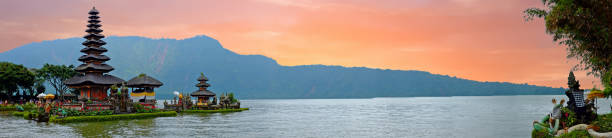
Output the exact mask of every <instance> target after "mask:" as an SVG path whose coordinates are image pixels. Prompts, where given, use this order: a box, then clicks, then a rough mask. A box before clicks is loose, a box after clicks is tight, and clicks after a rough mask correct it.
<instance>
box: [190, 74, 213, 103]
mask: <svg viewBox="0 0 612 138" xmlns="http://www.w3.org/2000/svg"><path fill="white" fill-rule="evenodd" d="M198 81H199V82H200V83H198V84H196V87H199V88H200V89H198V90H197V91H195V92H193V93H191V96H192V97H198V103H197V104H196V105H203V104H205V103H207V102H208V100H209V99H210V97H214V96H215V95H216V94H215V93H213V92H211V91H209V90H208V87H210V84H208V83H206V81H208V78H206V76H204V73H202V74H200V77H199V78H198Z"/></svg>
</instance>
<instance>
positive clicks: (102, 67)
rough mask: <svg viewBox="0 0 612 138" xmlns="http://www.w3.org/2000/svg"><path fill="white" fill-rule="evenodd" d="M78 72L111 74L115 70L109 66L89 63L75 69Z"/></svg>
mask: <svg viewBox="0 0 612 138" xmlns="http://www.w3.org/2000/svg"><path fill="white" fill-rule="evenodd" d="M74 70H76V71H79V72H82V71H94V70H95V71H103V72H110V71H112V70H114V68H113V67H111V66H110V65H107V64H93V63H89V64H81V65H79V66H78V67H76V69H74Z"/></svg>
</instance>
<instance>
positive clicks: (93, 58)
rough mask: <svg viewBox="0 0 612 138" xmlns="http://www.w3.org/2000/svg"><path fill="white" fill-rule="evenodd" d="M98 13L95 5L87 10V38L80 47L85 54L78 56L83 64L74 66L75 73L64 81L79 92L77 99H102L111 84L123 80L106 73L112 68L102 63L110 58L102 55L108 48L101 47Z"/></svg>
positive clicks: (102, 36)
mask: <svg viewBox="0 0 612 138" xmlns="http://www.w3.org/2000/svg"><path fill="white" fill-rule="evenodd" d="M99 13H100V12H98V10H96V7H93V8H92V9H91V10H90V11H89V21H88V22H89V24H87V27H88V28H87V30H85V32H87V35H85V36H84V37H83V38H85V39H87V40H85V42H83V43H82V44H83V45H84V46H85V48H83V49H81V52H82V53H85V55H83V56H81V57H79V61H81V62H83V64H81V65H79V66H78V67H76V69H75V70H76V71H77V72H78V74H77V75H75V76H73V77H72V78H70V79H67V80H66V81H64V83H65V84H66V85H67V86H68V87H70V88H73V89H75V90H78V91H79V92H80V95H79V99H88V100H103V99H105V98H106V97H107V96H108V95H107V91H108V89H109V88H110V86H111V85H113V84H121V83H123V82H125V81H124V80H123V79H121V78H117V77H115V76H112V75H109V74H107V73H108V72H110V71H112V70H113V69H114V68H113V67H112V66H110V65H108V64H105V63H104V62H106V61H108V60H110V58H109V57H108V56H105V55H103V53H104V52H106V51H108V50H107V49H106V48H104V47H102V46H104V45H105V44H106V42H104V41H102V40H100V39H102V38H104V35H102V34H100V33H101V32H102V29H100V27H101V26H102V25H101V24H99V23H100V22H101V21H100V20H99V18H100V16H98V14H99Z"/></svg>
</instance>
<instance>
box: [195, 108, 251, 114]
mask: <svg viewBox="0 0 612 138" xmlns="http://www.w3.org/2000/svg"><path fill="white" fill-rule="evenodd" d="M244 110H249V108H240V109H218V110H185V111H183V112H185V113H225V112H241V111H244Z"/></svg>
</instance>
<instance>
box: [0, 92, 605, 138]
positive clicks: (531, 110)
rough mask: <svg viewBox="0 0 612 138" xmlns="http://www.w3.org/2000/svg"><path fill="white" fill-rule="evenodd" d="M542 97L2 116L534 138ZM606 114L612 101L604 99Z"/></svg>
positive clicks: (128, 129) (213, 130)
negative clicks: (153, 114)
mask: <svg viewBox="0 0 612 138" xmlns="http://www.w3.org/2000/svg"><path fill="white" fill-rule="evenodd" d="M552 98H557V99H560V98H566V97H565V96H564V95H540V96H465V97H464V96H460V97H410V98H373V99H286V100H242V105H243V107H248V108H250V110H248V111H243V112H236V113H214V114H186V113H185V114H179V115H178V116H177V117H160V118H154V119H139V120H124V121H109V122H96V123H70V124H54V123H36V122H34V121H29V120H24V119H23V118H20V117H13V116H10V114H8V113H6V112H5V113H1V114H0V137H509V138H515V137H530V136H531V129H532V127H531V123H532V121H533V120H539V119H540V118H541V117H543V116H544V115H546V114H547V113H548V112H550V111H551V110H552V106H553V105H552V103H551V102H550V101H551V99H552ZM598 102H599V103H598V106H599V107H600V109H599V112H600V113H607V112H610V101H609V100H599V101H598Z"/></svg>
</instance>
